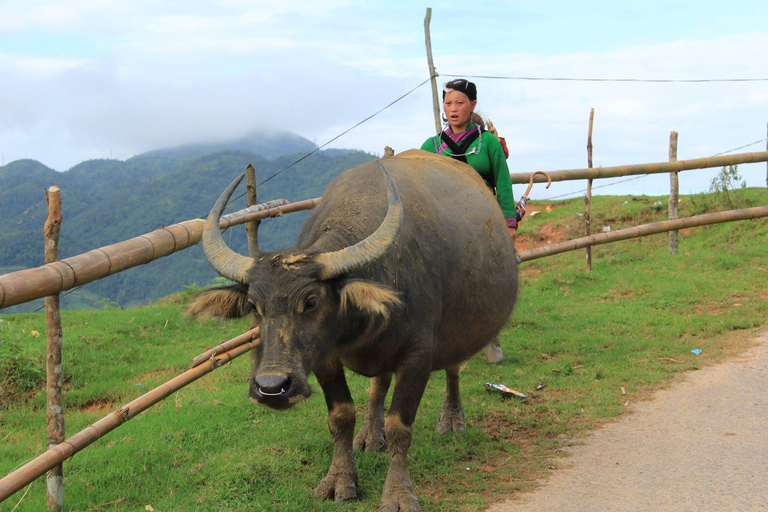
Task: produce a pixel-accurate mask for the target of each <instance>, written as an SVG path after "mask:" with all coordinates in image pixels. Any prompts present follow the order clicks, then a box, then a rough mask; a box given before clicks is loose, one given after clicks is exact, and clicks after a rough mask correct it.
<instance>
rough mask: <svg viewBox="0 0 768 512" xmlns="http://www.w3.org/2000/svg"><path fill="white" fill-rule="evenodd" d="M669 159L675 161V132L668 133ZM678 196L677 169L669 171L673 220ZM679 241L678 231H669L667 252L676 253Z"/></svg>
mask: <svg viewBox="0 0 768 512" xmlns="http://www.w3.org/2000/svg"><path fill="white" fill-rule="evenodd" d="M669 161H670V162H677V132H674V131H673V132H670V134H669ZM679 198H680V181H679V178H678V173H677V171H672V172H670V173H669V220H675V219H677V218H679V217H680V215H679V211H678V207H677V205H678V201H679ZM679 242H680V232H679V231H678V230H674V231H670V232H669V254H677V246H678V244H679Z"/></svg>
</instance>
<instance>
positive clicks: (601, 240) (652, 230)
mask: <svg viewBox="0 0 768 512" xmlns="http://www.w3.org/2000/svg"><path fill="white" fill-rule="evenodd" d="M761 217H768V206H756V207H754V208H746V209H743V210H729V211H726V212H717V213H707V214H704V215H696V216H695V217H686V218H684V219H677V220H665V221H662V222H654V223H652V224H643V225H640V226H635V227H632V228H627V229H620V230H618V231H611V232H610V233H600V234H598V235H590V236H585V237H582V238H575V239H573V240H568V241H566V242H561V243H559V244H552V245H547V246H545V247H537V248H536V249H530V250H528V251H523V252H521V253H519V256H520V260H521V261H530V260H535V259H538V258H544V257H545V256H553V255H555V254H560V253H564V252H568V251H575V250H577V249H583V248H584V247H587V246H590V245H602V244H607V243H611V242H619V241H621V240H628V239H630V238H638V237H641V236H647V235H655V234H657V233H664V232H665V231H671V230H673V229H683V228H692V227H696V226H706V225H709V224H718V223H721V222H733V221H737V220H748V219H758V218H761Z"/></svg>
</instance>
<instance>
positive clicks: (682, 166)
mask: <svg viewBox="0 0 768 512" xmlns="http://www.w3.org/2000/svg"><path fill="white" fill-rule="evenodd" d="M754 162H768V151H758V152H755V153H738V154H735V155H724V156H712V157H709V158H695V159H693V160H678V161H677V162H659V163H652V164H636V165H619V166H616V167H598V168H596V169H589V168H587V169H567V170H563V171H552V172H550V173H549V175H550V177H551V178H552V181H568V180H586V179H590V178H618V177H621V176H631V175H634V174H658V173H666V172H674V171H690V170H693V169H706V168H708V167H724V166H727V165H737V164H749V163H754ZM531 174H533V173H530V172H515V173H511V174H510V177H511V178H512V183H528V181H529V180H530V178H531ZM533 181H534V182H539V183H543V182H544V181H546V179H545V178H543V177H538V178H534V180H533Z"/></svg>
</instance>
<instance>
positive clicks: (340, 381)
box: [315, 363, 357, 503]
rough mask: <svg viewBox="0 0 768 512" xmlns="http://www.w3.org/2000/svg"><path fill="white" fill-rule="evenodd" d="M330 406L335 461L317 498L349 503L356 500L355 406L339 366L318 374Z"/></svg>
mask: <svg viewBox="0 0 768 512" xmlns="http://www.w3.org/2000/svg"><path fill="white" fill-rule="evenodd" d="M315 375H316V376H317V379H318V381H319V382H320V386H321V387H322V388H323V393H324V394H325V403H326V404H327V406H328V429H329V430H330V431H331V435H332V436H333V458H332V459H331V467H330V469H328V474H327V475H326V477H325V478H323V479H322V480H321V481H320V483H319V484H318V486H317V487H316V488H315V496H317V497H318V498H321V499H324V500H331V499H332V500H336V502H338V503H346V502H348V501H351V500H354V499H355V498H357V465H356V464H355V458H354V455H353V453H352V435H353V434H354V433H355V404H354V402H353V401H352V395H351V394H350V392H349V387H347V381H346V380H345V379H344V370H343V368H342V366H341V364H340V363H339V364H338V365H337V366H336V367H335V368H333V369H330V370H328V371H326V370H321V371H319V372H317V371H316V372H315Z"/></svg>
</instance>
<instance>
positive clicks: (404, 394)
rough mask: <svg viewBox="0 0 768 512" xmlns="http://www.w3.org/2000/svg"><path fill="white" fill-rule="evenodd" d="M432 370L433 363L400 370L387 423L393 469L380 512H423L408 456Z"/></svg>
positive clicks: (415, 363) (382, 496)
mask: <svg viewBox="0 0 768 512" xmlns="http://www.w3.org/2000/svg"><path fill="white" fill-rule="evenodd" d="M429 367H430V362H429V361H415V362H414V364H404V365H402V366H401V367H400V368H398V370H397V381H396V383H395V391H394V394H393V396H392V405H391V406H390V408H389V412H388V414H387V419H386V421H385V423H384V431H385V433H386V436H387V446H388V448H389V469H388V471H387V479H386V481H385V482H384V490H383V491H382V495H381V506H380V508H379V511H380V512H397V511H401V512H414V511H419V510H421V508H420V507H419V500H418V499H417V498H416V495H415V494H414V493H413V484H412V483H411V477H410V475H409V474H408V461H407V456H408V449H409V448H410V446H411V439H412V437H413V423H414V420H415V419H416V410H417V409H418V407H419V402H420V401H421V396H422V395H423V394H424V388H425V387H426V386H427V381H428V380H429Z"/></svg>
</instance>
